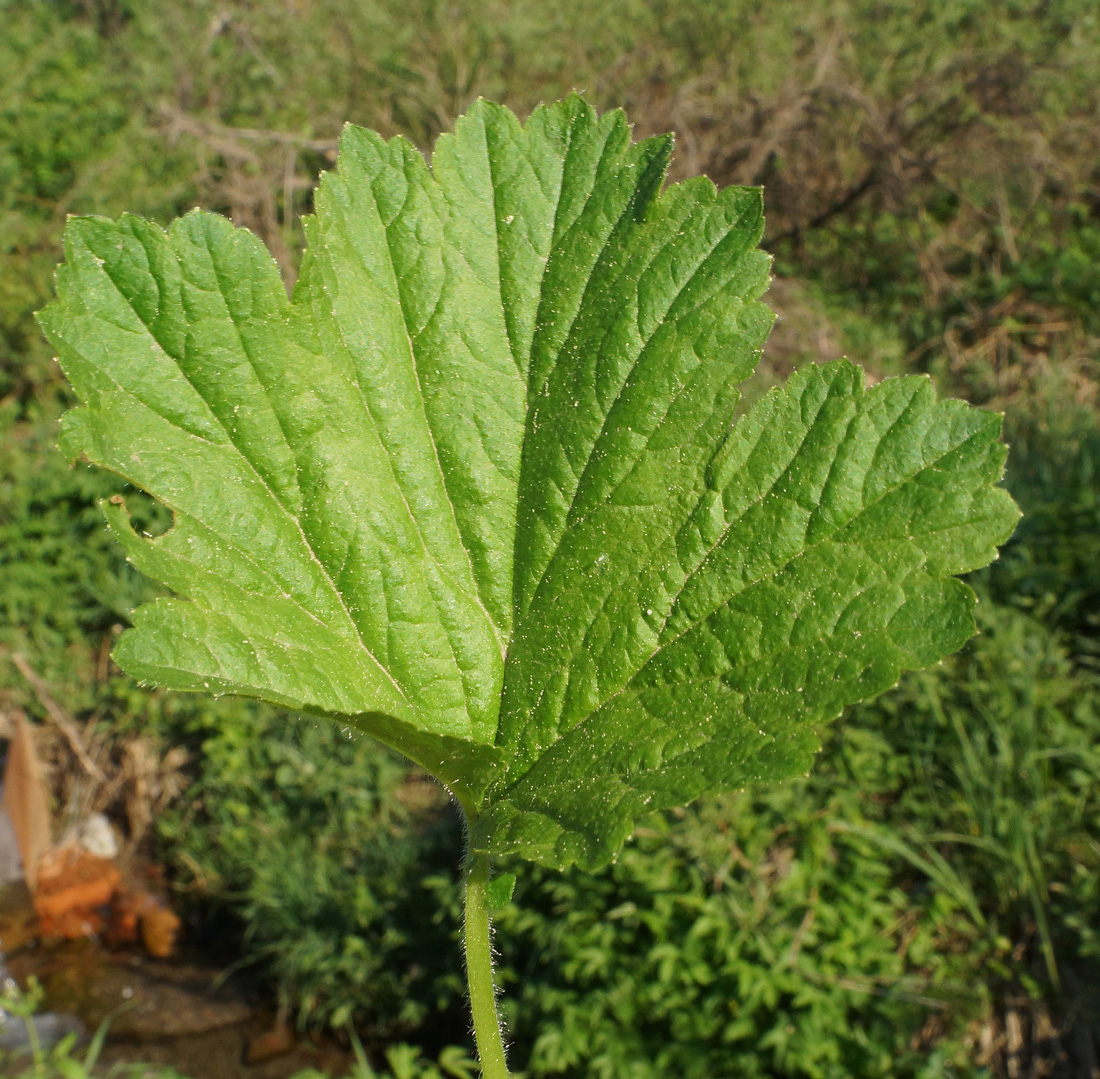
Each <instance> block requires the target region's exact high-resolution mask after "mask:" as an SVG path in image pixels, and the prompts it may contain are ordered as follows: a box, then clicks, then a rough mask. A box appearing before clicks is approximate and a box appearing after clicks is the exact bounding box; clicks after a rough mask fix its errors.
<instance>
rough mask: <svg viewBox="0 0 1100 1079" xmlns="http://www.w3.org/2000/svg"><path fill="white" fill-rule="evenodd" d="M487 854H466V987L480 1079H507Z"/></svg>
mask: <svg viewBox="0 0 1100 1079" xmlns="http://www.w3.org/2000/svg"><path fill="white" fill-rule="evenodd" d="M488 890H489V855H488V854H485V853H483V852H480V851H470V853H469V855H468V857H467V862H466V984H467V985H468V986H469V988H470V1011H471V1012H472V1013H473V1017H474V1038H475V1039H476V1041H477V1056H478V1060H479V1061H480V1062H481V1076H482V1079H508V1065H507V1064H506V1063H505V1061H504V1041H503V1039H502V1038H501V1033H500V1018H499V1016H498V1015H497V998H496V991H495V989H494V987H493V954H492V945H491V944H490V941H489V905H488V902H487V893H488Z"/></svg>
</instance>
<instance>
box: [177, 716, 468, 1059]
mask: <svg viewBox="0 0 1100 1079" xmlns="http://www.w3.org/2000/svg"><path fill="white" fill-rule="evenodd" d="M201 723H202V725H203V732H202V733H203V734H205V737H204V738H203V740H202V743H201V744H202V767H201V772H200V775H199V778H198V780H197V782H196V784H195V786H194V787H193V789H192V790H191V791H190V792H189V794H188V796H187V798H186V806H187V808H185V809H184V810H183V811H182V812H181V813H178V814H176V815H173V816H172V817H170V818H169V819H167V820H166V821H165V822H163V823H162V827H161V837H162V840H163V841H164V842H165V844H166V845H167V850H168V852H169V856H170V857H171V858H173V860H174V861H175V862H176V863H177V864H178V865H179V866H180V869H181V872H182V874H183V876H184V879H188V878H189V879H190V881H191V882H192V889H193V891H194V892H195V894H197V895H198V896H200V897H202V898H203V899H204V900H205V901H206V903H207V907H208V909H207V917H210V912H209V906H210V905H211V904H212V905H213V908H214V910H215V911H217V912H220V913H221V915H222V917H223V918H224V917H226V916H228V917H230V918H232V919H235V920H239V923H240V924H241V926H242V927H243V928H244V931H245V935H244V941H243V955H244V957H245V960H246V961H247V962H250V963H256V964H259V969H260V971H261V972H262V973H263V974H265V975H266V976H267V977H269V978H271V979H272V980H273V982H274V984H275V987H276V990H277V993H278V996H279V999H280V1001H281V1003H282V1004H283V1005H284V1006H286V1007H288V1008H289V1009H291V1010H292V1011H294V1012H296V1013H297V1015H298V1016H299V1017H300V1019H301V1020H302V1022H303V1023H305V1022H308V1023H311V1024H324V1025H331V1026H335V1027H342V1026H344V1025H345V1024H346V1023H347V1022H348V1021H349V1020H352V1019H353V1020H355V1021H356V1022H357V1023H359V1024H360V1025H361V1026H362V1027H364V1028H369V1029H371V1030H372V1032H373V1033H374V1034H375V1035H376V1036H386V1037H390V1036H393V1035H394V1034H395V1033H400V1032H402V1031H404V1032H408V1031H410V1030H413V1029H415V1028H417V1027H418V1026H420V1025H422V1024H427V1025H429V1026H435V1027H437V1028H439V1027H440V1026H441V1024H442V1025H443V1026H447V1025H448V1024H453V1026H454V1030H453V1031H452V1032H451V1034H452V1038H453V1039H456V1040H457V1039H460V1038H461V1037H462V1035H463V1031H464V1023H463V1021H462V1020H461V1019H460V1018H456V1016H457V1015H460V1014H461V1006H462V999H463V985H464V981H463V972H462V965H461V959H460V955H459V950H458V948H457V946H456V943H455V939H456V938H455V934H456V933H457V925H458V922H457V919H456V918H454V917H452V916H451V915H450V914H449V913H448V914H447V915H446V916H444V914H443V913H442V912H441V910H440V908H439V906H438V904H437V902H436V895H437V888H438V882H437V880H436V879H435V878H436V877H437V876H438V875H440V874H442V877H441V878H440V879H442V880H443V881H445V882H446V886H447V887H453V888H457V884H456V883H455V879H454V874H455V872H456V871H457V868H458V867H457V865H455V864H454V851H455V850H456V849H458V847H459V846H460V843H459V834H460V829H459V825H458V819H457V816H456V815H455V814H454V812H453V811H452V810H451V807H450V806H449V804H448V802H447V799H446V795H445V794H444V792H443V791H442V789H441V788H439V787H437V786H435V784H434V783H433V782H432V781H430V780H428V779H427V778H426V777H424V776H422V775H418V774H417V773H414V772H411V771H410V769H409V767H408V766H407V764H406V763H405V762H403V761H402V760H401V759H399V758H398V757H397V756H396V755H395V754H391V753H388V752H386V751H384V750H381V749H380V748H379V747H378V746H377V745H376V744H374V743H372V742H371V741H369V740H368V739H366V738H363V737H362V736H360V735H352V734H350V732H341V731H339V730H338V729H336V728H334V727H333V726H332V724H331V723H327V722H318V721H316V720H311V719H298V718H296V717H294V716H290V715H287V714H285V713H280V712H275V711H274V710H272V709H270V708H266V707H263V706H261V705H259V704H255V703H253V702H243V701H229V700H226V701H224V702H220V707H219V708H218V709H217V711H216V713H214V712H206V713H204V714H203V715H202V718H201ZM195 733H197V732H195V731H192V737H194V735H195ZM456 894H457V893H456ZM449 1010H454V1014H449Z"/></svg>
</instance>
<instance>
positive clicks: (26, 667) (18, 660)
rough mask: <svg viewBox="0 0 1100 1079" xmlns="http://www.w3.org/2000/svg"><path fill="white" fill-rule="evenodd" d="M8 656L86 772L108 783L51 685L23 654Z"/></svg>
mask: <svg viewBox="0 0 1100 1079" xmlns="http://www.w3.org/2000/svg"><path fill="white" fill-rule="evenodd" d="M7 655H8V658H9V659H10V660H11V661H12V663H14V664H15V667H16V669H17V670H18V671H19V673H20V674H21V675H22V676H23V677H24V678H25V679H26V680H27V681H28V682H29V683H30V686H31V689H33V690H34V693H35V696H36V697H37V698H38V701H39V703H40V704H41V705H42V707H43V708H44V709H45V710H46V714H47V715H48V716H49V717H50V719H51V720H52V721H53V723H54V725H55V726H56V727H57V729H58V730H59V731H61V733H62V734H63V735H64V736H65V740H66V741H67V742H68V743H69V746H70V748H71V749H72V751H73V753H75V754H76V758H77V760H79V761H80V763H81V765H82V766H83V768H84V771H85V772H87V773H88V775H90V776H91V777H92V778H93V779H96V780H98V781H99V782H101V783H106V782H107V776H106V775H105V774H104V772H103V769H102V768H100V767H99V765H98V764H96V762H95V761H94V760H92V758H91V756H90V755H89V754H88V750H87V748H86V747H85V745H84V739H83V738H82V737H81V735H80V731H79V730H78V728H77V725H76V723H75V722H73V720H72V719H70V718H69V716H68V715H66V713H65V710H64V709H63V708H62V707H61V705H59V704H58V703H57V701H55V700H54V699H53V695H52V694H51V693H50V687H49V684H48V683H47V682H46V680H45V679H44V678H42V677H41V675H39V673H38V672H37V671H36V670H35V669H34V668H33V667H32V666H31V665H30V663H28V662H27V657H26V656H24V655H23V654H22V653H21V652H8V653H7Z"/></svg>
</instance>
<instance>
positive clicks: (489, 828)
mask: <svg viewBox="0 0 1100 1079" xmlns="http://www.w3.org/2000/svg"><path fill="white" fill-rule="evenodd" d="M668 153H669V141H668V140H667V139H650V140H647V141H644V142H641V143H637V144H632V143H631V140H630V131H629V127H628V126H627V124H626V122H625V120H624V118H623V117H622V115H621V114H619V113H611V114H608V115H605V116H603V117H597V116H596V114H595V113H594V112H593V111H592V110H591V109H590V108H589V107H588V106H587V105H586V104H585V103H584V102H583V101H582V100H581V99H580V98H577V97H573V98H570V99H569V100H567V101H565V102H561V103H559V104H557V105H554V106H551V107H549V108H542V109H539V110H537V111H536V112H535V113H534V114H533V115H532V117H531V118H530V119H529V120H528V122H527V124H526V125H523V126H521V125H520V123H519V122H518V121H517V119H516V118H515V117H514V116H513V115H512V114H511V113H510V112H509V111H508V110H506V109H504V108H501V107H499V106H494V105H490V104H488V103H486V102H479V103H478V104H477V105H476V106H475V107H474V108H473V109H472V110H471V111H470V113H469V114H468V115H467V116H465V117H463V118H462V119H461V120H460V121H459V122H458V124H457V126H456V130H455V133H454V135H453V136H444V137H442V138H441V139H440V140H439V142H438V144H437V146H436V148H435V152H434V154H433V157H432V161H431V165H430V166H429V165H428V164H427V163H426V162H425V159H424V157H423V156H421V155H420V154H419V153H418V152H417V151H416V150H415V149H414V148H413V147H412V146H411V145H409V144H408V143H407V142H405V141H404V140H402V139H394V140H392V141H390V142H386V141H385V140H383V139H382V138H381V137H380V136H378V135H376V134H374V133H372V132H369V131H365V130H362V129H359V128H354V127H349V128H347V129H346V131H345V133H344V137H343V139H342V142H341V151H340V159H339V167H338V169H337V171H336V172H334V173H332V174H330V175H328V176H326V177H325V178H324V179H323V180H322V183H321V185H320V188H319V190H318V193H317V200H316V205H317V213H316V216H315V217H314V218H312V219H311V220H310V221H309V222H308V226H307V236H308V242H309V246H308V250H307V252H306V256H305V261H304V263H303V267H302V273H301V277H300V279H299V282H298V285H297V287H296V289H295V291H294V295H293V298H292V299H291V300H289V301H288V300H287V297H286V293H285V290H284V288H283V285H282V282H281V280H280V278H279V274H278V272H277V269H276V267H275V266H274V264H273V262H272V261H271V259H270V257H269V255H268V254H267V252H266V251H265V249H264V248H263V246H262V245H261V244H260V242H259V241H258V240H257V239H256V238H255V237H254V236H252V235H251V234H250V233H249V232H247V231H245V230H243V229H235V228H233V227H232V226H231V225H230V224H229V223H228V222H227V221H225V220H224V219H223V218H221V217H218V216H216V215H212V214H206V213H199V212H195V213H192V214H188V215H187V216H186V217H184V218H183V219H181V220H179V221H176V222H175V223H174V224H173V225H172V227H171V228H170V229H169V230H168V231H167V232H164V231H162V230H161V229H160V228H158V227H156V226H155V225H151V224H148V223H146V222H144V221H141V220H140V219H137V218H133V217H124V218H122V219H121V220H120V221H118V222H117V223H115V222H111V221H107V220H103V219H99V218H76V219H74V220H72V221H71V222H70V224H69V227H68V229H67V232H66V257H67V262H66V264H65V265H64V266H63V267H62V268H61V270H60V271H59V274H58V293H59V297H60V299H59V300H58V302H57V303H55V304H53V305H51V306H50V307H49V308H47V310H46V311H45V312H44V313H43V315H42V323H43V326H44V328H45V330H46V332H47V334H48V335H49V337H50V339H51V341H53V342H54V344H55V346H56V348H57V350H58V353H59V358H60V360H61V363H62V366H63V367H64V370H65V372H66V374H67V375H68V377H69V379H70V380H71V382H72V384H73V386H74V388H75V389H76V392H77V393H78V395H79V396H80V398H81V400H82V401H83V405H82V406H81V407H79V408H77V409H75V410H73V411H72V412H71V413H69V415H68V416H67V417H66V420H65V423H64V426H63V431H62V439H61V443H62V447H63V449H65V451H66V452H68V453H69V454H71V455H73V456H78V455H82V456H84V457H86V458H87V459H88V460H91V461H94V462H96V463H98V464H101V465H103V466H105V467H107V468H110V469H112V470H114V471H115V472H118V473H120V474H121V475H123V476H125V477H127V478H128V479H129V480H130V481H131V482H132V483H134V484H135V485H137V486H139V487H142V488H144V489H145V490H147V491H149V492H150V493H151V494H153V495H154V496H155V497H157V498H158V499H160V500H162V501H163V502H164V503H165V504H166V505H168V506H169V507H170V508H171V509H172V511H173V513H174V516H175V524H174V526H173V528H172V529H171V530H170V531H169V532H168V533H166V534H165V535H164V536H162V537H159V538H157V539H149V538H147V537H143V536H139V535H137V534H135V533H134V531H133V530H132V529H131V528H130V526H129V523H128V519H127V516H126V513H125V509H124V508H123V507H122V506H111V507H109V508H108V517H109V521H110V525H111V527H112V528H113V529H114V531H115V532H116V534H117V535H118V537H119V539H120V540H121V541H122V543H123V544H124V545H125V546H126V548H127V551H128V553H129V556H130V558H131V559H132V560H133V562H134V563H135V565H137V566H138V567H139V568H140V569H142V570H143V571H144V572H146V573H148V574H149V575H150V576H152V577H155V578H157V579H158V580H160V581H163V582H164V583H166V584H167V585H168V586H169V587H170V588H171V589H172V590H173V591H174V592H175V593H176V594H177V596H178V597H179V598H174V599H163V600H159V601H158V602H156V603H153V604H150V605H147V606H145V607H142V608H140V609H139V610H138V611H137V612H136V614H135V618H134V628H133V629H131V630H129V631H127V632H126V633H125V634H124V635H123V637H122V639H121V641H120V642H119V646H118V649H117V651H116V658H117V660H118V662H119V664H120V665H121V666H122V667H123V668H124V669H126V670H127V671H129V672H131V673H132V674H133V675H135V676H136V677H138V678H140V679H142V680H144V681H147V682H152V683H156V684H159V685H164V686H169V687H172V688H176V689H187V690H210V691H213V692H217V693H240V694H247V695H251V696H256V697H261V698H264V699H266V700H270V701H274V702H278V703H281V704H284V705H287V706H290V707H293V708H297V709H301V710H305V711H309V712H313V713H321V714H326V715H330V716H333V717H336V718H338V719H339V720H340V721H341V722H345V723H347V722H350V723H353V724H355V725H356V726H358V727H359V728H361V729H362V730H364V731H366V732H368V733H370V734H372V735H374V736H375V737H377V738H379V739H381V740H382V741H384V742H386V743H388V744H390V745H392V746H395V747H396V748H398V749H400V750H402V751H403V752H405V753H407V754H408V755H409V756H410V757H412V758H413V759H415V760H417V761H419V762H420V763H422V764H423V765H425V766H426V767H427V768H429V769H431V770H432V771H433V772H434V773H435V774H436V775H437V776H439V778H440V779H441V780H442V781H443V782H445V783H447V784H448V785H449V786H450V787H451V789H452V790H453V791H454V792H455V794H456V795H457V796H458V797H459V799H460V800H461V801H462V803H463V805H464V807H465V808H466V810H467V813H468V814H469V815H470V817H471V819H472V821H473V823H474V831H473V842H474V844H475V845H476V846H477V847H478V848H480V849H489V850H491V851H493V852H494V853H504V852H508V851H519V852H521V853H522V854H524V855H526V856H528V857H531V858H535V859H538V860H540V861H543V862H546V863H548V864H553V865H565V864H568V863H569V862H572V861H577V862H580V863H582V864H585V865H589V866H593V865H597V864H599V863H601V862H603V861H605V860H606V859H607V858H609V857H610V856H612V855H613V854H614V852H615V850H616V849H618V847H619V845H620V844H621V843H622V841H623V840H624V838H625V837H626V835H627V834H628V833H629V830H630V827H631V823H632V821H633V819H634V817H635V816H636V815H637V814H638V813H640V812H642V811H644V810H645V809H647V808H654V807H658V806H667V805H673V804H678V803H682V802H684V801H687V800H689V799H691V798H693V797H695V796H696V795H698V794H700V793H701V792H703V791H705V790H711V789H717V788H721V787H728V786H735V785H738V784H741V783H743V782H745V781H746V780H748V779H751V778H756V777H779V776H783V775H788V774H791V773H793V772H798V771H803V770H805V769H806V768H807V767H808V765H809V762H810V758H811V756H812V753H813V751H814V748H815V747H816V745H817V730H818V728H819V727H820V725H821V723H822V722H824V721H825V720H828V719H829V718H831V717H832V716H834V715H836V714H837V713H838V712H839V711H840V710H841V709H842V708H843V707H844V706H845V705H846V704H849V703H852V702H854V701H856V700H860V699H862V698H864V697H867V696H868V695H871V694H874V693H878V692H880V691H881V690H883V689H885V688H886V687H888V686H890V685H891V684H893V682H894V681H895V680H896V679H897V677H898V674H899V671H900V670H901V669H903V668H915V667H921V666H925V665H928V664H930V663H933V662H935V661H936V660H937V659H939V658H940V657H941V656H942V655H944V654H946V653H948V652H951V651H953V650H954V649H955V648H957V647H958V646H959V645H960V644H961V643H962V642H963V640H965V639H966V638H967V637H968V636H969V635H970V634H971V633H972V632H973V628H974V627H973V622H972V618H971V608H972V606H973V602H974V600H973V596H972V594H971V593H970V591H969V590H968V589H967V588H966V587H965V586H964V585H962V584H960V583H959V582H957V581H956V580H954V579H953V577H952V576H951V575H952V574H956V573H960V572H963V571H966V570H969V569H972V568H975V567H977V566H980V565H983V564H984V563H986V562H988V561H989V560H990V559H991V558H993V557H994V555H995V547H996V544H997V543H999V542H1003V541H1004V539H1006V538H1007V536H1008V535H1009V533H1010V532H1011V530H1012V527H1013V524H1014V522H1015V520H1016V510H1015V507H1014V506H1013V504H1012V502H1011V500H1010V499H1009V498H1008V496H1007V495H1006V494H1005V493H1004V492H1003V491H1001V490H999V489H997V488H995V487H994V486H993V485H994V484H995V483H996V481H997V480H998V479H999V478H1000V475H1001V471H1002V467H1003V461H1004V449H1003V447H1002V446H1001V444H1000V443H999V442H998V440H997V439H998V432H999V420H998V418H997V417H996V416H993V415H991V414H988V413H982V412H978V411H976V410H974V409H971V408H968V407H967V406H965V405H963V404H961V403H959V402H953V401H948V402H940V403H937V402H936V401H935V399H934V394H933V391H932V389H931V386H930V384H929V382H928V381H927V380H926V379H919V378H911V379H898V380H891V381H887V382H884V383H882V384H881V385H879V386H876V387H874V388H873V389H871V390H866V391H865V390H864V388H863V377H862V374H861V373H860V371H859V370H858V368H856V367H854V366H852V365H850V364H848V363H846V362H837V363H834V364H831V365H829V366H827V367H824V368H817V367H813V368H810V369H809V370H807V371H804V372H802V373H800V374H798V375H796V376H795V377H794V378H793V379H792V381H791V383H790V385H789V386H788V387H787V388H786V389H785V390H783V391H777V392H773V393H772V394H770V395H769V396H768V397H766V398H765V399H764V400H763V401H762V402H760V403H759V404H758V405H757V406H756V407H755V408H754V409H752V410H751V411H750V412H749V413H748V415H747V416H745V417H744V418H743V419H742V420H741V421H740V422H738V423H736V424H734V411H735V407H736V404H737V401H738V393H737V390H736V386H737V384H738V383H740V382H741V381H743V380H744V379H745V378H747V377H748V376H749V375H750V374H751V373H752V371H753V369H754V367H755V365H756V363H757V361H758V358H759V355H760V349H761V347H762V345H763V342H764V340H765V337H766V335H767V331H768V329H769V327H770V325H771V321H772V315H771V313H770V311H768V309H767V308H766V307H765V306H764V305H763V304H761V303H759V302H758V300H757V298H758V297H759V296H760V294H761V293H762V292H763V291H764V289H765V287H766V285H767V280H768V277H767V273H768V262H767V259H766V258H765V256H763V255H762V254H761V253H759V252H758V251H757V250H756V244H757V242H758V240H759V237H760V233H761V229H762V217H761V199H760V193H759V191H757V190H753V189H745V188H727V189H726V190H724V191H722V192H717V191H716V190H715V188H714V186H713V185H712V184H711V183H710V182H709V181H707V180H705V179H696V180H691V181H688V182H687V183H683V184H679V185H675V186H672V187H670V188H668V189H667V190H665V191H664V192H663V193H661V185H662V182H663V179H664V174H665V167H666V164H667V158H668Z"/></svg>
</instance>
